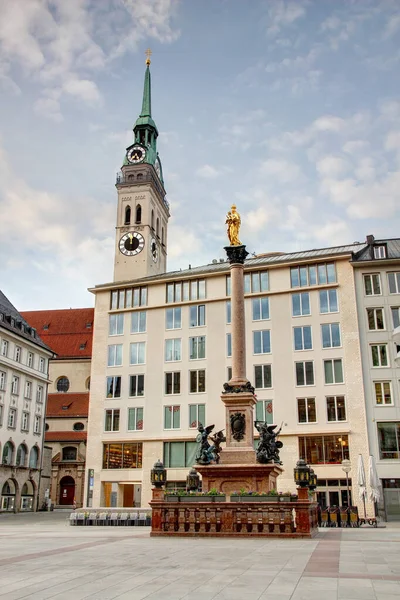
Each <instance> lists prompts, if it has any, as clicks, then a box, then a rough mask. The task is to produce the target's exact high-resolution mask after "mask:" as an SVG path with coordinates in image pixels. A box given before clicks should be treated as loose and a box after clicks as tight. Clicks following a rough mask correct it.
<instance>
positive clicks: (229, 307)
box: [226, 300, 232, 325]
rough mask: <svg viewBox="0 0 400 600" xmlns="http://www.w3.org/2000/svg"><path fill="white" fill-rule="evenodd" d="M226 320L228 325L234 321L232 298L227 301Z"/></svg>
mask: <svg viewBox="0 0 400 600" xmlns="http://www.w3.org/2000/svg"><path fill="white" fill-rule="evenodd" d="M226 322H227V324H228V325H229V324H230V323H232V303H231V301H230V300H227V301H226Z"/></svg>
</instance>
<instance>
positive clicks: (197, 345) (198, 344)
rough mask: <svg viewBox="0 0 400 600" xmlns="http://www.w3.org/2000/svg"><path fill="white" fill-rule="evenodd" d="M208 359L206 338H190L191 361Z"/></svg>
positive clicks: (200, 336) (202, 336)
mask: <svg viewBox="0 0 400 600" xmlns="http://www.w3.org/2000/svg"><path fill="white" fill-rule="evenodd" d="M205 357H206V336H205V335H199V336H197V337H191V338H189V359H190V360H197V359H200V358H205Z"/></svg>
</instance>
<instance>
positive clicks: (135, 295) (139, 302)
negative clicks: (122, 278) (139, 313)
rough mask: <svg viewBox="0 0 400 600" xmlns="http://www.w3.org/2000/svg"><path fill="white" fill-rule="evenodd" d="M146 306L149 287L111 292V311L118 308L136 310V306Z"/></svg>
mask: <svg viewBox="0 0 400 600" xmlns="http://www.w3.org/2000/svg"><path fill="white" fill-rule="evenodd" d="M146 304H147V287H137V288H124V289H120V290H113V291H112V292H111V302H110V308H111V310H115V309H117V308H132V307H133V308H136V306H146Z"/></svg>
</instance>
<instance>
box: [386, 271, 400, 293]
mask: <svg viewBox="0 0 400 600" xmlns="http://www.w3.org/2000/svg"><path fill="white" fill-rule="evenodd" d="M388 282H389V294H400V271H397V273H388Z"/></svg>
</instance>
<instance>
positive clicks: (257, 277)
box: [244, 271, 269, 294]
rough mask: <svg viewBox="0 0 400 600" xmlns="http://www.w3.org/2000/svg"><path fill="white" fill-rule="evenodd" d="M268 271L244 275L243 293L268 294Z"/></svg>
mask: <svg viewBox="0 0 400 600" xmlns="http://www.w3.org/2000/svg"><path fill="white" fill-rule="evenodd" d="M268 288H269V281H268V271H253V272H252V273H245V275H244V293H245V294H256V293H257V292H268Z"/></svg>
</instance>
